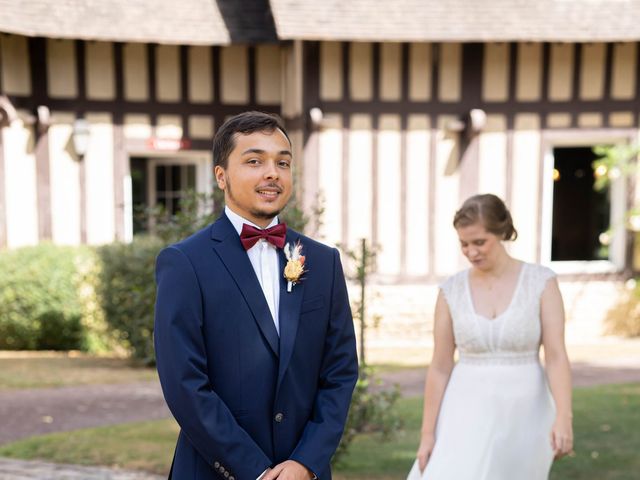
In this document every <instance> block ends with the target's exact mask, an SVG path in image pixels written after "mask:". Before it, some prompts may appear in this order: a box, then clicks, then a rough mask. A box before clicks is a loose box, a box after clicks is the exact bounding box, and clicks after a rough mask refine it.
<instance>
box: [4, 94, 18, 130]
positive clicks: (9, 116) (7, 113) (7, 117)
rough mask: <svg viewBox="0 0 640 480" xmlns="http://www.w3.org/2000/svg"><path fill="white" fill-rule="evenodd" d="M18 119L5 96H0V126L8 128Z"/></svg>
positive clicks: (16, 113)
mask: <svg viewBox="0 0 640 480" xmlns="http://www.w3.org/2000/svg"><path fill="white" fill-rule="evenodd" d="M17 119H18V112H16V109H15V107H14V106H13V104H12V103H11V100H9V98H8V97H7V96H6V95H0V126H9V125H11V124H12V123H13V122H15V121H16V120H17Z"/></svg>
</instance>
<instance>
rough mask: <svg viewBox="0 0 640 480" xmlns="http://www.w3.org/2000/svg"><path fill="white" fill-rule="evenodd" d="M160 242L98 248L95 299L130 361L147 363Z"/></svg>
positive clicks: (144, 240) (138, 239) (151, 357)
mask: <svg viewBox="0 0 640 480" xmlns="http://www.w3.org/2000/svg"><path fill="white" fill-rule="evenodd" d="M163 246H164V242H162V241H161V240H159V239H156V238H153V237H136V238H135V239H134V240H133V242H132V243H128V244H124V243H113V244H110V245H105V246H103V247H100V248H98V250H97V254H98V258H99V262H100V272H99V274H98V284H97V291H98V298H99V300H100V304H101V306H102V310H103V312H104V317H105V321H106V323H107V325H108V326H109V328H110V329H111V330H112V331H113V332H114V333H115V334H116V336H117V338H118V340H119V341H120V342H121V344H122V345H123V346H124V347H125V348H127V349H129V350H130V352H131V354H132V355H133V357H134V358H136V359H138V360H142V361H143V362H144V363H147V364H151V363H153V362H154V361H155V357H154V351H153V312H154V304H155V298H156V284H155V281H154V278H155V277H154V270H155V259H156V256H157V255H158V253H159V252H160V249H161V248H162V247H163Z"/></svg>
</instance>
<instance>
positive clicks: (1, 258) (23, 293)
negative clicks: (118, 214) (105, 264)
mask: <svg viewBox="0 0 640 480" xmlns="http://www.w3.org/2000/svg"><path fill="white" fill-rule="evenodd" d="M90 256H91V252H90V250H89V249H86V248H74V247H60V246H54V245H48V244H43V245H38V246H36V247H25V248H20V249H17V250H10V251H5V252H2V253H1V254H0V272H2V273H1V274H0V349H11V350H35V349H47V350H71V349H85V348H86V347H87V343H86V331H85V328H84V325H83V323H82V321H81V319H82V317H83V302H82V295H81V292H82V291H83V282H84V278H83V275H82V271H83V268H82V266H83V265H86V264H87V261H88V260H89V258H90ZM85 290H86V289H85Z"/></svg>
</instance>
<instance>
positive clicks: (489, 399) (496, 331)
mask: <svg viewBox="0 0 640 480" xmlns="http://www.w3.org/2000/svg"><path fill="white" fill-rule="evenodd" d="M553 276H554V273H553V272H552V271H551V270H549V269H548V268H545V267H542V266H539V265H534V264H528V263H523V264H522V266H521V270H520V273H519V277H518V283H517V286H516V288H515V291H514V293H513V297H512V299H511V303H510V304H509V306H508V308H507V309H506V310H505V311H504V312H503V313H501V314H500V315H498V316H497V317H496V318H495V319H493V320H490V319H488V318H486V317H483V316H482V315H478V314H477V313H476V312H475V309H474V306H473V300H472V297H471V290H470V287H469V270H465V271H462V272H460V273H458V274H456V275H454V276H453V277H451V278H449V279H448V280H447V281H446V282H445V283H444V284H442V286H441V288H442V291H443V293H444V297H445V299H446V301H447V304H448V306H449V310H450V312H451V317H452V319H453V330H454V336H455V342H456V347H457V349H458V352H459V357H460V359H459V361H458V362H457V363H456V365H455V367H454V368H453V371H452V372H451V377H450V379H449V383H448V385H447V388H446V391H445V394H444V398H443V400H442V405H441V408H440V413H439V415H438V421H437V424H436V442H435V447H434V449H433V452H432V455H431V458H430V459H429V462H428V464H427V468H426V469H425V470H424V472H422V473H421V472H420V470H419V468H418V465H417V461H416V462H415V463H414V465H413V467H412V469H411V472H410V473H409V476H408V477H407V480H545V479H547V478H548V476H549V470H550V468H551V463H552V461H553V451H552V448H551V443H550V441H551V427H552V424H553V421H554V418H555V406H554V403H553V399H552V397H551V394H550V391H549V387H548V385H547V378H546V375H545V372H544V370H543V368H542V366H541V364H540V361H539V357H538V351H539V348H540V341H541V324H540V298H541V295H542V291H543V290H544V288H545V285H546V283H547V281H548V280H549V279H550V278H551V277H553Z"/></svg>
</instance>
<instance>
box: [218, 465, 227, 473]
mask: <svg viewBox="0 0 640 480" xmlns="http://www.w3.org/2000/svg"><path fill="white" fill-rule="evenodd" d="M218 471H219V472H220V473H224V472H225V471H226V470H225V469H224V467H223V466H222V465H220V468H218Z"/></svg>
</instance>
